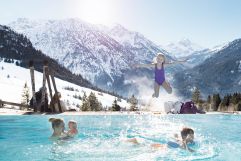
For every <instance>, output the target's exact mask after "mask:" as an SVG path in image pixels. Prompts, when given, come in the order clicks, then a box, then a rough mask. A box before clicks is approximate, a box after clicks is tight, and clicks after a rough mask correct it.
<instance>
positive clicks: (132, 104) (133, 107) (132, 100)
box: [129, 95, 138, 111]
mask: <svg viewBox="0 0 241 161" xmlns="http://www.w3.org/2000/svg"><path fill="white" fill-rule="evenodd" d="M129 103H130V111H137V110H138V107H137V103H138V101H137V99H136V98H135V96H134V95H132V96H131V98H130V99H129Z"/></svg>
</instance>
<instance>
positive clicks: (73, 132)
mask: <svg viewBox="0 0 241 161" xmlns="http://www.w3.org/2000/svg"><path fill="white" fill-rule="evenodd" d="M68 125H69V131H68V132H67V135H68V136H70V137H74V136H75V135H76V134H78V130H77V123H76V121H74V120H70V121H69V123H68Z"/></svg>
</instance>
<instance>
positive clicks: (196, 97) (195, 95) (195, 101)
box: [192, 87, 200, 103]
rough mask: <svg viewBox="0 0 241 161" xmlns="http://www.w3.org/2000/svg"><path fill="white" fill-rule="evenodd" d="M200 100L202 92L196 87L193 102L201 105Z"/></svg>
mask: <svg viewBox="0 0 241 161" xmlns="http://www.w3.org/2000/svg"><path fill="white" fill-rule="evenodd" d="M199 100H200V90H199V89H198V88H197V87H196V88H195V89H194V91H193V94H192V101H193V102H194V103H199Z"/></svg>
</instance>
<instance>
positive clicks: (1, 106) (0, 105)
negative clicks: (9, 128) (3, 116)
mask: <svg viewBox="0 0 241 161" xmlns="http://www.w3.org/2000/svg"><path fill="white" fill-rule="evenodd" d="M0 108H3V102H2V100H0Z"/></svg>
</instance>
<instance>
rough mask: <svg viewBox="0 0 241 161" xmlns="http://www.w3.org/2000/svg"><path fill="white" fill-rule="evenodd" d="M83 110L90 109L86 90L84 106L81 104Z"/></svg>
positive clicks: (83, 100) (83, 99)
mask: <svg viewBox="0 0 241 161" xmlns="http://www.w3.org/2000/svg"><path fill="white" fill-rule="evenodd" d="M81 110H82V111H90V103H89V101H88V98H87V95H86V93H85V92H84V95H83V98H82V106H81Z"/></svg>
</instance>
